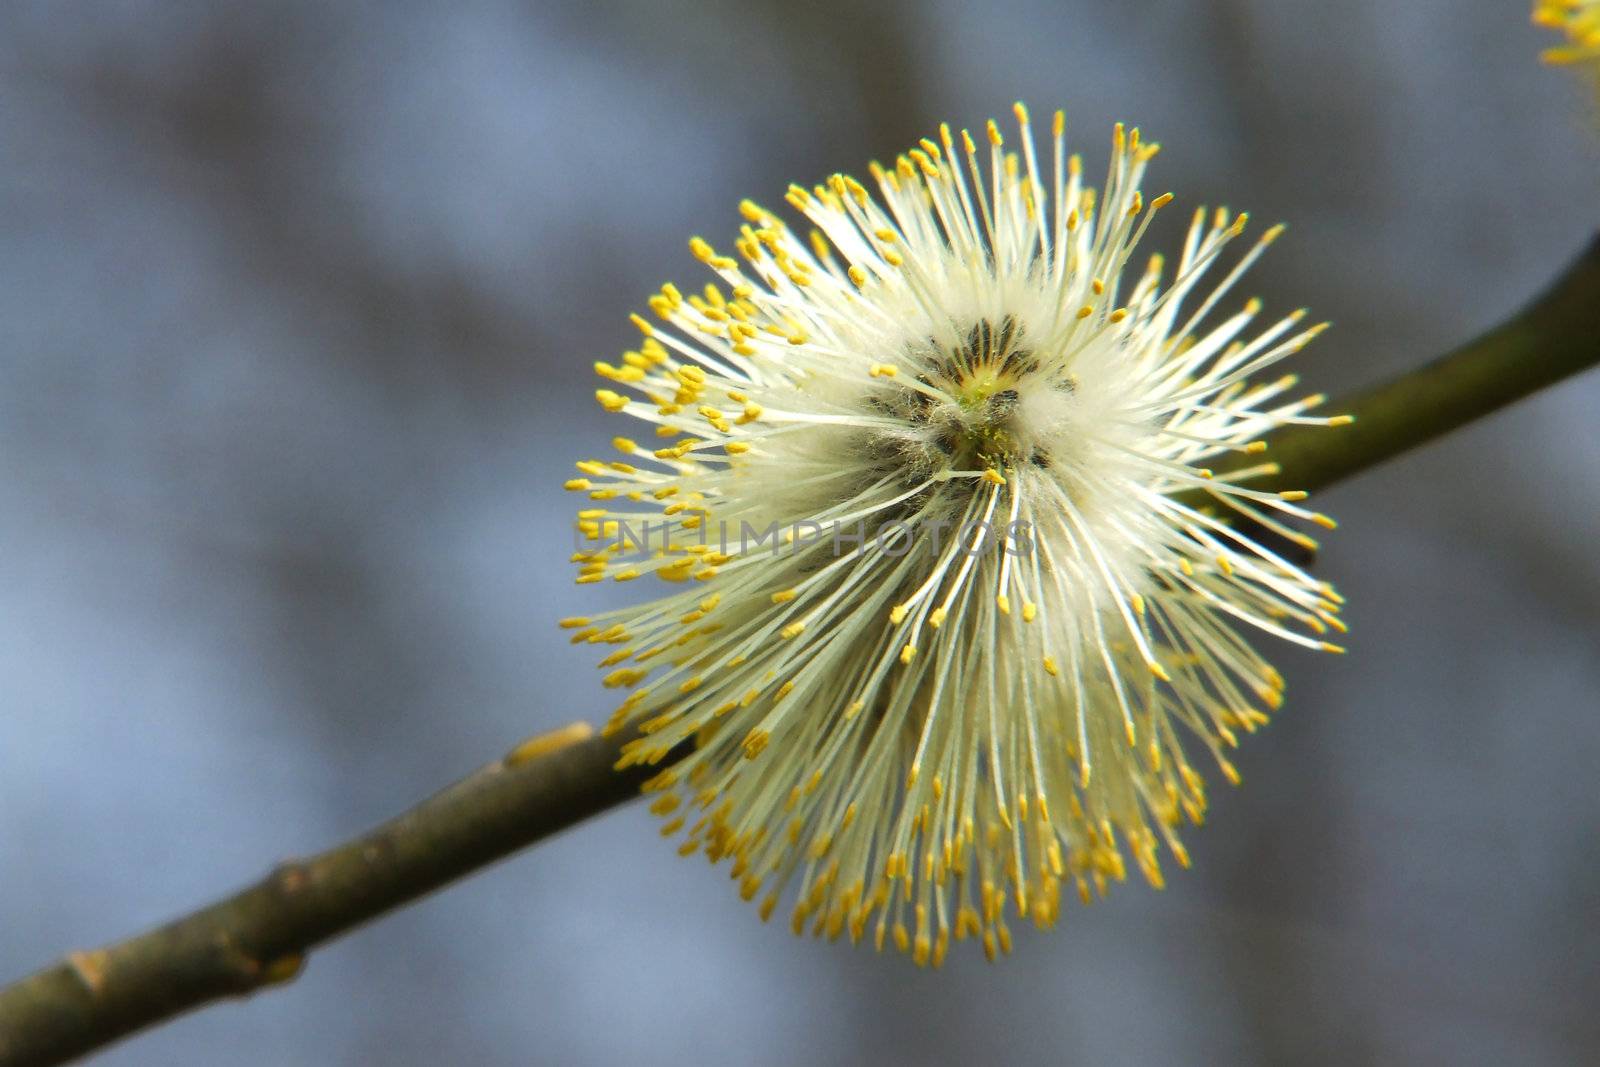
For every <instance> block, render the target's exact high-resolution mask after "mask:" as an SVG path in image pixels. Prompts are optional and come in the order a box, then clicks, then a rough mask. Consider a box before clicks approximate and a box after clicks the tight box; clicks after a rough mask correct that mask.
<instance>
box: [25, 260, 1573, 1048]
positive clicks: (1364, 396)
mask: <svg viewBox="0 0 1600 1067" xmlns="http://www.w3.org/2000/svg"><path fill="white" fill-rule="evenodd" d="M1596 362H1600V239H1597V240H1596V241H1595V242H1594V243H1592V244H1591V245H1590V247H1589V248H1588V250H1587V251H1585V253H1584V254H1583V255H1582V256H1581V257H1579V259H1578V260H1577V261H1576V262H1575V263H1573V264H1572V266H1571V267H1569V268H1568V269H1567V270H1566V271H1565V272H1564V273H1563V274H1562V275H1561V276H1560V277H1559V278H1557V279H1556V280H1555V282H1554V283H1553V284H1552V285H1551V287H1550V288H1549V289H1548V290H1547V291H1546V292H1545V293H1544V294H1543V295H1542V296H1540V297H1539V298H1538V299H1536V300H1535V301H1534V302H1533V303H1532V304H1530V305H1529V306H1528V307H1527V308H1526V309H1524V310H1523V311H1522V312H1520V313H1519V314H1517V315H1516V316H1514V317H1513V318H1511V319H1510V320H1508V321H1507V322H1505V323H1504V324H1502V325H1500V326H1498V327H1496V328H1494V329H1492V330H1490V331H1489V332H1488V333H1486V334H1484V335H1483V336H1481V337H1479V338H1478V339H1476V340H1474V341H1472V342H1470V343H1468V344H1467V345H1464V346H1463V347H1461V348H1459V349H1457V350H1456V351H1454V352H1452V353H1450V354H1449V355H1447V356H1444V357H1443V358H1441V359H1439V360H1436V361H1435V362H1433V363H1430V364H1428V365H1426V366H1424V367H1422V368H1420V369H1419V370H1416V371H1413V372H1411V373H1408V374H1405V375H1402V376H1401V377H1399V378H1397V379H1395V380H1393V381H1390V382H1386V383H1384V384H1381V385H1378V386H1374V387H1372V388H1370V389H1367V390H1364V391H1362V392H1359V393H1357V394H1355V395H1354V396H1351V397H1349V398H1346V399H1344V400H1343V401H1341V402H1338V403H1337V404H1336V405H1333V406H1331V408H1330V410H1335V411H1338V412H1348V413H1350V414H1353V415H1355V416H1356V422H1355V424H1354V425H1353V426H1350V427H1347V428H1344V429H1341V430H1327V429H1324V428H1313V427H1299V426H1291V427H1287V428H1285V429H1284V430H1281V431H1279V432H1278V433H1276V434H1274V435H1272V436H1271V437H1270V438H1269V443H1270V451H1269V454H1270V455H1272V456H1273V457H1274V458H1275V459H1277V461H1278V462H1279V463H1280V464H1281V466H1282V468H1283V473H1282V474H1281V475H1279V476H1277V477H1276V479H1263V481H1270V482H1272V483H1273V484H1272V486H1271V487H1272V488H1295V489H1319V488H1322V487H1325V486H1327V485H1329V484H1331V483H1333V482H1335V481H1338V480H1339V479H1341V478H1344V477H1347V476H1349V475H1351V474H1355V473H1357V472H1358V471H1362V470H1366V469H1367V468H1369V467H1373V466H1376V465H1377V464H1379V463H1382V462H1383V461H1385V460H1387V459H1390V458H1392V457H1394V456H1397V455H1399V454H1401V453H1402V452H1405V451H1407V450H1409V449H1411V448H1413V447H1415V446H1417V445H1420V444H1423V443H1424V442H1427V441H1431V440H1433V439H1434V438H1437V437H1440V436H1442V435H1444V434H1446V433H1448V432H1450V431H1451V430H1453V429H1456V428H1457V427H1459V426H1462V425H1465V424H1466V423H1468V422H1471V421H1472V420H1474V419H1477V418H1480V417H1482V416H1484V415H1487V414H1489V413H1490V412H1492V411H1495V410H1496V409H1498V408H1501V407H1504V406H1506V405H1507V404H1510V403H1512V402H1514V401H1516V400H1519V399H1521V398H1522V397H1524V396H1526V395H1528V394H1529V393H1532V392H1534V391H1535V390H1537V389H1540V388H1543V387H1544V386H1547V385H1551V384H1554V383H1555V382H1558V381H1560V380H1562V379H1563V378H1566V377H1568V376H1570V375H1572V374H1575V373H1577V372H1578V371H1581V370H1583V369H1585V368H1587V367H1589V366H1592V365H1593V364H1595V363H1596ZM1256 484H1261V483H1260V482H1257V483H1256ZM620 743H621V739H614V740H604V739H601V738H598V737H595V736H592V732H591V730H590V728H589V726H588V725H587V724H585V723H574V724H572V725H571V726H567V727H564V728H563V729H561V730H557V731H555V732H554V733H551V734H546V735H543V736H541V737H536V738H533V739H532V740H530V741H528V742H525V743H524V744H522V745H520V746H518V748H516V749H515V750H513V751H512V752H511V753H510V754H509V755H507V756H506V757H505V758H504V759H501V760H498V761H496V762H495V763H492V764H490V765H489V766H487V767H484V768H482V769H481V770H479V771H477V772H475V773H473V774H471V775H469V776H468V777H466V778H464V779H462V780H461V781H460V782H457V783H456V784H455V785H452V786H450V787H448V788H447V789H445V790H443V791H442V792H440V793H437V794H435V795H434V796H433V797H431V798H429V799H428V800H425V801H423V802H422V803H421V804H419V805H417V806H416V807H414V808H412V809H411V810H410V811H407V812H405V813H404V814H402V815H400V816H399V817H397V818H395V819H393V820H391V821H390V822H387V823H384V824H383V825H382V826H379V827H378V828H377V829H375V830H372V831H371V832H369V833H367V834H365V835H363V836H361V837H358V838H355V839H354V840H352V841H349V842H347V843H345V844H342V845H339V846H337V847H335V848H332V849H330V850H328V851H327V852H324V853H321V854H320V855H317V856H313V857H312V858H310V859H307V860H301V861H295V862H291V863H285V864H283V865H281V866H279V867H278V868H277V869H276V870H274V871H273V872H272V873H271V874H269V875H268V876H267V877H266V878H265V879H263V880H262V881H260V882H258V883H256V884H255V885H253V886H251V887H249V888H247V889H245V890H243V891H241V892H239V893H237V894H235V895H233V896H231V897H228V898H227V899H225V900H222V901H219V902H217V903H215V904H212V905H210V906H209V907H206V908H203V909H201V910H199V911H196V912H194V913H192V914H190V915H187V916H185V917H183V918H181V919H178V920H176V921H174V922H172V923H169V924H167V925H166V926H163V927H160V928H159V929H156V930H153V931H151V932H149V933H146V934H142V935H140V936H138V937H135V938H132V939H130V940H127V941H122V942H119V943H117V944H113V945H109V946H107V947H105V948H100V949H96V950H94V951H90V952H74V953H71V954H70V955H68V956H67V957H66V958H65V959H63V960H62V961H60V962H59V963H57V964H55V965H54V966H51V967H48V968H46V969H45V970H42V971H40V972H38V973H37V974H34V975H32V976H31V977H28V978H25V979H23V980H21V981H19V982H17V983H15V984H13V985H11V986H8V987H6V988H5V989H3V990H0V1067H22V1065H28V1067H35V1065H45V1064H55V1063H62V1062H64V1061H66V1060H69V1059H72V1058H73V1057H76V1056H80V1055H83V1054H84V1053H87V1052H91V1051H93V1050H95V1049H97V1048H101V1047H103V1046H105V1045H108V1044H110V1043H111V1042H113V1041H115V1040H117V1039H118V1038H121V1037H125V1036H126V1035H128V1034H131V1033H133V1032H134V1031H136V1030H140V1029H142V1028H144V1027H147V1026H151V1025H154V1024H156V1023H159V1022H162V1021H164V1020H166V1019H170V1018H173V1017H174V1016H177V1015H179V1014H182V1013H183V1012H186V1011H189V1010H191V1009H193V1008H197V1007H200V1006H202V1005H205V1004H208V1003H211V1002H213V1001H216V1000H220V999H222V998H224V997H230V996H242V995H246V994H249V993H252V992H254V991H255V990H257V989H260V988H262V987H264V986H270V985H274V984H277V983H280V982H286V981H289V980H290V979H292V978H293V977H294V976H295V975H296V974H297V973H298V972H299V970H300V967H301V964H302V962H303V960H304V957H305V954H306V953H307V952H309V951H310V950H311V949H313V948H316V947H317V946H319V945H321V944H323V943H325V942H327V941H329V940H332V939H333V938H335V937H338V936H340V935H342V934H344V933H347V932H349V931H350V930H353V929H355V928H356V927H358V926H360V925H362V924H363V923H365V922H367V921H369V920H371V919H374V918H377V917H378V916H380V915H383V914H384V913H385V912H388V911H390V910H391V909H393V908H396V907H399V906H401V905H403V904H407V903H410V902H411V901H414V900H417V899H419V898H421V897H423V896H426V895H427V894H428V893H430V892H432V891H433V890H435V889H438V888H440V887H441V886H445V885H448V884H450V883H451V882H453V881H455V880H457V879H459V878H463V877H465V876H466V875H468V874H471V873H472V872H474V871H477V870H479V869H481V868H483V867H485V866H487V865H489V864H491V863H493V862H495V861H496V860H499V859H501V858H503V857H504V856H507V855H509V854H510V853H512V852H515V851H517V850H519V849H522V848H524V847H526V846H528V845H531V844H533V843H535V842H537V841H539V840H541V839H543V838H545V837H547V836H549V835H550V834H553V833H556V832H557V831H559V830H562V829H565V828H566V827H569V826H573V825H575V824H577V823H579V822H581V821H582V820H584V819H586V818H588V817H589V816H591V815H594V814H597V813H598V812H601V811H604V810H606V809H607V808H610V807H613V806H615V805H618V804H621V803H622V802H623V801H625V800H628V799H629V798H631V797H633V796H635V795H637V793H638V786H639V784H640V782H641V781H642V780H643V779H644V778H645V777H647V776H648V775H649V774H653V773H655V770H656V769H655V768H643V769H641V768H633V769H630V770H629V771H625V772H620V773H619V772H616V771H614V770H613V769H612V767H613V765H614V764H615V763H616V761H617V759H618V756H619V749H620Z"/></svg>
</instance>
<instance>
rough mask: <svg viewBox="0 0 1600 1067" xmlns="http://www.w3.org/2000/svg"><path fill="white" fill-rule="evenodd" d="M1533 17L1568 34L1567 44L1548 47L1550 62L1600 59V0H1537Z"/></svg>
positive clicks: (1546, 55) (1547, 55)
mask: <svg viewBox="0 0 1600 1067" xmlns="http://www.w3.org/2000/svg"><path fill="white" fill-rule="evenodd" d="M1533 21H1534V23H1535V24H1536V25H1539V26H1548V27H1549V28H1550V29H1552V30H1560V31H1561V32H1562V33H1564V34H1566V36H1567V43H1566V44H1565V45H1562V46H1559V47H1556V48H1547V49H1545V50H1544V55H1543V57H1542V58H1543V59H1544V61H1545V62H1546V63H1583V62H1586V61H1589V60H1593V59H1600V0H1536V2H1535V3H1534V5H1533Z"/></svg>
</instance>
